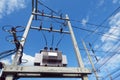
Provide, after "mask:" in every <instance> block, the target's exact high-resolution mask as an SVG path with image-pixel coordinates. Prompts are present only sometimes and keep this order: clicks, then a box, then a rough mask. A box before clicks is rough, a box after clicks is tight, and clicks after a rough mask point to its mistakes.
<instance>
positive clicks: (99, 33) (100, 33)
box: [72, 26, 120, 41]
mask: <svg viewBox="0 0 120 80" xmlns="http://www.w3.org/2000/svg"><path fill="white" fill-rule="evenodd" d="M72 27H73V28H77V29H81V30H84V31H87V32H94V30H88V29H84V28H80V27H76V26H72ZM94 33H96V34H98V35H104V34H105V33H102V32H94ZM104 36H106V37H109V38H112V39H115V40H118V41H119V40H120V39H118V38H116V37H113V36H110V35H108V34H106V35H104Z"/></svg>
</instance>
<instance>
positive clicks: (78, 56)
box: [66, 15, 84, 68]
mask: <svg viewBox="0 0 120 80" xmlns="http://www.w3.org/2000/svg"><path fill="white" fill-rule="evenodd" d="M66 19H67V24H68V27H69V31H70V34H71V38H72V42H73V45H74V50H75V53H76V56H77V60H78V64H79V67H81V68H84V64H83V61H82V57H81V55H80V50H79V48H78V45H77V41H76V39H75V35H74V32H73V29H72V26H71V23H70V21H69V17H68V15H66Z"/></svg>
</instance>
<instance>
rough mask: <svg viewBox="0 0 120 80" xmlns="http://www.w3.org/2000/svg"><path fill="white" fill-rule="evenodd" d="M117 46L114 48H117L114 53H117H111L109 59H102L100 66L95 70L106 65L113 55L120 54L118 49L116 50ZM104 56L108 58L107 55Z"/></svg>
mask: <svg viewBox="0 0 120 80" xmlns="http://www.w3.org/2000/svg"><path fill="white" fill-rule="evenodd" d="M118 46H120V43H119V45H118ZM118 46H116V47H117V48H116V49H115V51H118V52H115V53H112V54H109V55H110V56H109V57H107V58H105V59H104V58H103V59H102V60H101V61H102V65H100V66H99V67H98V68H97V70H99V69H100V68H101V67H102V66H103V65H104V64H105V63H107V62H108V61H109V60H110V59H111V58H112V57H113V56H114V55H115V54H117V53H119V52H120V50H119V48H118ZM106 56H108V55H106ZM103 61H104V62H103Z"/></svg>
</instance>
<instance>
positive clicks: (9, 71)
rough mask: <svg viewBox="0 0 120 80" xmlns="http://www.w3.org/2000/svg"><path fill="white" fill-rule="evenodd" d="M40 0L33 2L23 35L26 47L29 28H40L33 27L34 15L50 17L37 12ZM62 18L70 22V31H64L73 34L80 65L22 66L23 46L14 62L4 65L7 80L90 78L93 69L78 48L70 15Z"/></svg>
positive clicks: (33, 0) (23, 42) (57, 17)
mask: <svg viewBox="0 0 120 80" xmlns="http://www.w3.org/2000/svg"><path fill="white" fill-rule="evenodd" d="M37 2H38V0H32V4H33V7H32V8H33V9H32V10H33V11H32V14H31V16H30V19H29V21H28V24H27V26H26V29H25V31H24V34H23V37H22V39H21V40H22V42H21V45H22V46H23V47H24V44H25V41H26V38H27V35H28V33H29V30H30V29H31V28H33V29H38V28H36V27H31V24H32V21H33V18H34V17H37V16H44V17H49V15H47V14H46V15H42V14H41V13H39V12H36V10H37V9H38V8H37V6H38V3H37ZM52 18H56V19H61V18H60V17H59V16H52ZM62 20H66V22H67V24H68V28H69V31H64V32H63V33H67V34H68V33H69V34H70V35H71V39H72V42H73V46H74V50H75V54H76V57H77V61H78V64H79V67H41V66H27V67H26V66H20V65H19V64H20V61H19V59H20V56H21V54H20V52H21V47H19V49H18V51H17V52H16V54H15V57H14V59H13V63H12V65H10V66H4V68H3V69H2V77H5V80H16V79H18V78H22V77H25V78H29V77H34V78H38V77H39V78H41V77H43V78H48V77H52V78H61V77H63V78H82V80H88V74H90V73H91V71H90V70H89V69H87V68H85V67H84V64H83V61H82V57H81V54H80V50H79V48H78V45H77V42H76V39H75V35H74V32H73V29H72V25H71V23H70V20H69V17H68V15H66V18H62ZM41 30H46V31H49V29H45V28H43V29H41ZM52 31H53V32H60V31H59V30H52Z"/></svg>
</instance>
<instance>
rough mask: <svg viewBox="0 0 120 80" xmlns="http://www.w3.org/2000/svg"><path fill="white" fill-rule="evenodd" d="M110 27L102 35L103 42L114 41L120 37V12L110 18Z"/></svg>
mask: <svg viewBox="0 0 120 80" xmlns="http://www.w3.org/2000/svg"><path fill="white" fill-rule="evenodd" d="M109 24H110V26H111V27H110V29H109V30H108V32H106V33H105V34H104V35H103V36H102V37H101V40H102V42H106V43H107V42H109V43H113V42H115V41H117V40H118V39H119V37H120V12H118V13H117V14H116V15H115V16H113V17H111V18H110V22H109Z"/></svg>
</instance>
